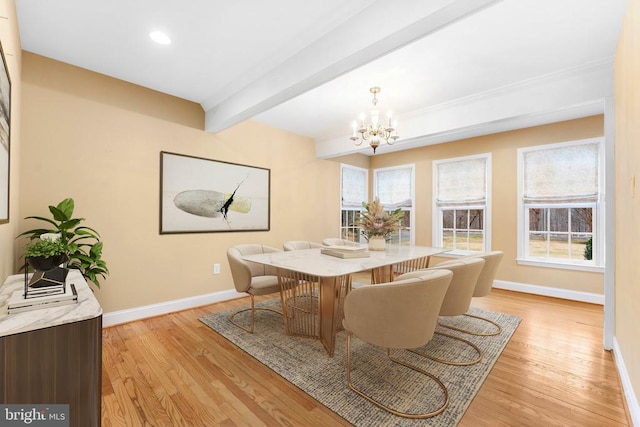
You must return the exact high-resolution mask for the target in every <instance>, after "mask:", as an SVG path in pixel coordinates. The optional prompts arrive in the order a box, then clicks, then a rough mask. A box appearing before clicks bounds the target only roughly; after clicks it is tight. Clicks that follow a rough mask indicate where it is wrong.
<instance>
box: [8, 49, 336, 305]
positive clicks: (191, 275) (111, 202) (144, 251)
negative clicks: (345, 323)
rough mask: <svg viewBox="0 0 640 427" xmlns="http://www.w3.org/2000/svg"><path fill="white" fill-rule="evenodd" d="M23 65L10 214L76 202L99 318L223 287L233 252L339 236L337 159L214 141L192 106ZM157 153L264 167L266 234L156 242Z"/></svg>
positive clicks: (270, 134)
mask: <svg viewBox="0 0 640 427" xmlns="http://www.w3.org/2000/svg"><path fill="white" fill-rule="evenodd" d="M23 61H24V62H23V105H24V111H23V122H22V130H23V138H22V139H23V147H22V155H21V158H20V160H21V165H22V168H21V173H20V184H21V194H20V213H21V216H22V217H24V216H27V215H47V214H48V211H47V206H48V205H50V204H56V203H57V202H59V201H60V200H62V199H64V198H65V197H72V198H74V199H75V202H76V216H81V217H85V218H87V221H86V223H87V225H90V226H93V227H94V228H95V229H97V230H98V231H99V232H100V233H101V235H102V237H103V240H104V242H105V250H104V258H105V259H106V261H107V262H108V266H109V269H110V270H111V274H110V276H109V277H108V279H107V280H105V281H104V283H103V285H102V287H101V289H100V290H97V291H96V296H97V298H98V299H99V301H100V303H101V304H102V306H103V309H104V311H105V312H112V311H115V310H121V309H126V308H132V307H138V306H143V305H148V304H153V303H159V302H163V301H170V300H175V299H180V298H185V297H190V296H196V295H202V294H206V293H210V292H215V291H220V290H225V289H232V288H233V284H232V281H231V276H230V272H229V268H228V264H227V260H226V249H227V247H229V246H231V245H233V244H237V243H248V242H260V243H264V244H268V245H273V246H276V247H282V243H283V242H284V241H286V240H290V239H292V240H293V239H305V240H307V239H308V240H321V239H322V238H324V237H327V236H333V235H334V234H336V233H337V230H338V218H339V182H338V180H339V163H337V162H331V161H326V160H319V159H317V158H316V157H315V145H314V144H313V142H312V141H311V140H309V139H306V138H302V137H300V136H296V135H293V134H291V133H287V132H284V131H281V130H278V129H273V128H269V127H266V126H263V125H260V124H257V123H255V122H245V123H243V124H241V125H238V126H235V127H233V128H232V129H230V130H228V131H225V132H221V133H219V134H216V135H213V134H210V133H207V132H204V131H203V130H202V126H203V119H204V114H203V111H202V109H201V108H200V106H199V105H197V104H194V103H191V102H187V101H184V100H181V99H178V98H174V97H171V96H167V95H164V94H160V93H158V92H154V91H151V90H148V89H144V88H141V87H138V86H135V85H132V84H128V83H125V82H122V81H119V80H116V79H112V78H109V77H106V76H103V75H99V74H96V73H93V72H89V71H86V70H82V69H80V68H76V67H73V66H70V65H67V64H63V63H61V62H57V61H54V60H50V59H47V58H44V57H41V56H37V55H34V54H31V53H27V52H25V53H24V55H23ZM160 151H170V152H176V153H184V154H189V155H193V156H199V157H204V158H210V159H216V160H223V161H227V162H235V163H242V164H247V165H254V166H260V167H265V168H270V169H271V231H270V232H235V233H205V234H179V235H159V233H158V221H159V211H158V209H159V157H160V155H159V153H160ZM16 163H17V162H16ZM34 225H36V222H31V221H21V223H20V229H21V230H24V229H26V228H28V227H29V228H30V227H33V226H34ZM20 249H21V248H20ZM3 258H4V257H3ZM214 263H220V264H221V267H222V271H221V274H220V275H213V274H212V268H213V264H214Z"/></svg>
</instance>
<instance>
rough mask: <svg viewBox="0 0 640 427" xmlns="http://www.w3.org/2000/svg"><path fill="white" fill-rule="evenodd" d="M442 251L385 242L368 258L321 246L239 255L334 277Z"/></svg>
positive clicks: (313, 274) (441, 250)
mask: <svg viewBox="0 0 640 427" xmlns="http://www.w3.org/2000/svg"><path fill="white" fill-rule="evenodd" d="M443 252H446V250H445V249H443V248H432V247H427V246H406V245H391V244H387V248H386V250H384V251H369V254H370V256H369V257H367V258H344V259H343V258H337V257H333V256H330V255H323V254H321V253H320V248H315V249H302V250H297V251H283V252H271V253H266V254H258V255H246V256H243V257H242V258H243V259H245V260H247V261H253V262H257V263H260V264H266V265H271V266H274V267H280V268H284V269H287V270H292V271H298V272H300V273H305V274H310V275H312V276H319V277H335V276H342V275H346V274H352V273H357V272H359V271H366V270H371V269H373V268H378V267H383V266H386V265H391V264H395V263H398V262H403V261H408V260H411V259H416V258H421V257H425V256H431V255H437V254H440V253H443Z"/></svg>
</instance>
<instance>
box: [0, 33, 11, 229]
mask: <svg viewBox="0 0 640 427" xmlns="http://www.w3.org/2000/svg"><path fill="white" fill-rule="evenodd" d="M0 57H1V58H2V66H1V67H0V224H5V223H8V222H9V184H10V183H9V180H10V173H9V172H10V165H11V78H10V76H9V68H8V67H7V61H6V58H5V56H4V49H3V48H2V44H1V43H0Z"/></svg>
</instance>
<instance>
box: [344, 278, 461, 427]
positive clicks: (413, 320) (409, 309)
mask: <svg viewBox="0 0 640 427" xmlns="http://www.w3.org/2000/svg"><path fill="white" fill-rule="evenodd" d="M452 276H453V274H452V273H451V272H450V271H447V270H431V271H424V272H422V275H421V276H420V277H413V278H409V279H407V280H399V281H396V282H391V283H383V284H379V285H367V286H363V287H360V288H357V289H353V290H352V291H351V292H349V294H348V295H347V297H346V299H345V301H344V320H343V321H342V324H343V326H344V328H345V330H346V331H347V385H348V386H349V388H350V389H351V390H353V391H354V392H356V393H357V394H359V395H360V396H362V397H364V398H365V399H367V400H368V401H369V402H371V403H373V404H374V405H376V406H378V407H380V408H382V409H384V410H386V411H388V412H390V413H392V414H395V415H399V416H402V417H407V418H429V417H432V416H434V415H438V414H439V413H441V412H442V411H444V409H445V408H446V406H447V405H448V403H449V393H448V391H447V388H446V386H445V385H444V384H443V383H442V381H440V379H438V378H437V377H436V376H434V375H433V374H430V373H428V372H427V371H425V370H423V369H421V368H419V367H417V366H414V365H411V364H409V363H407V362H404V361H400V360H398V359H396V358H395V357H394V356H392V354H391V349H410V348H416V347H420V346H423V345H425V344H427V343H428V342H429V341H430V340H431V338H432V337H433V333H434V330H435V327H436V322H437V319H438V313H439V311H440V306H441V304H442V301H443V299H444V296H445V294H446V292H447V288H448V287H449V282H450V281H451V278H452ZM352 336H356V337H358V338H360V339H361V340H363V341H365V342H367V343H369V344H372V345H375V346H379V347H383V348H386V350H387V357H388V358H389V360H391V361H392V362H394V363H397V364H400V365H402V366H404V367H407V368H409V369H413V370H414V371H417V372H420V373H421V374H423V375H426V376H428V377H429V378H431V379H432V380H433V381H435V382H436V383H437V384H438V386H439V387H440V389H441V390H442V392H443V394H444V403H443V404H442V405H441V406H440V407H438V408H436V409H434V410H433V411H430V412H428V413H420V414H415V413H406V412H401V411H399V410H397V409H393V408H391V407H390V406H388V405H385V404H383V403H382V402H380V401H378V400H376V399H374V398H373V397H371V396H370V395H368V394H366V393H365V392H363V391H362V390H361V387H360V388H359V387H357V386H356V385H355V384H354V383H353V382H352V380H351V339H352ZM364 372H365V374H364V375H366V369H364ZM394 392H395V390H394V389H391V390H389V391H388V393H389V394H393V393H394Z"/></svg>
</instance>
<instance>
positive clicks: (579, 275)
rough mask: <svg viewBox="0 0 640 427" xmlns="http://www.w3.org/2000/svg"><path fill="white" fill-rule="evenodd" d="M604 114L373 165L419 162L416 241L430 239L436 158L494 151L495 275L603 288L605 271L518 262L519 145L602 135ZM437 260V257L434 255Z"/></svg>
mask: <svg viewBox="0 0 640 427" xmlns="http://www.w3.org/2000/svg"><path fill="white" fill-rule="evenodd" d="M603 129H604V124H603V116H594V117H588V118H585V119H579V120H571V121H567V122H562V123H556V124H551V125H545V126H537V127H532V128H527V129H520V130H516V131H511V132H504V133H499V134H494V135H487V136H482V137H477V138H470V139H465V140H461V141H456V142H452V143H448V144H439V145H432V146H428V147H422V148H416V149H413V150H407V151H401V152H398V153H392V154H386V155H382V156H374V157H372V158H371V168H372V169H374V168H383V167H389V166H393V165H400V164H415V178H416V189H415V193H416V213H417V218H416V224H415V233H416V234H415V236H416V244H418V245H428V246H430V245H431V244H432V240H431V236H432V230H431V219H432V218H431V216H432V210H431V206H432V205H431V201H432V181H433V179H432V164H433V160H438V159H446V158H452V157H460V156H468V155H472V154H480V153H491V164H492V170H493V175H492V178H491V180H492V194H491V198H492V225H491V226H492V242H491V243H492V249H494V250H502V251H504V253H505V257H504V259H503V261H502V263H501V266H500V270H499V271H498V275H497V278H498V279H499V280H506V281H511V282H519V283H525V284H533V285H540V286H550V287H555V288H561V289H568V290H572V291H581V292H591V293H596V294H602V293H603V275H602V274H601V273H593V272H582V271H575V270H561V269H557V268H541V267H531V266H524V265H518V264H517V263H516V261H515V259H516V255H517V206H518V203H517V185H516V183H517V150H518V148H521V147H529V146H533V145H541V144H551V143H555V142H562V141H571V140H578V139H584V138H592V137H599V136H602V135H603V132H604V130H603ZM435 261H436V262H437V261H438V260H437V259H436V260H435Z"/></svg>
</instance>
